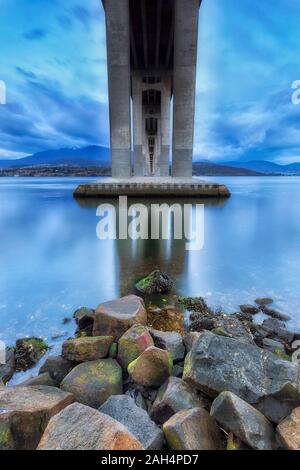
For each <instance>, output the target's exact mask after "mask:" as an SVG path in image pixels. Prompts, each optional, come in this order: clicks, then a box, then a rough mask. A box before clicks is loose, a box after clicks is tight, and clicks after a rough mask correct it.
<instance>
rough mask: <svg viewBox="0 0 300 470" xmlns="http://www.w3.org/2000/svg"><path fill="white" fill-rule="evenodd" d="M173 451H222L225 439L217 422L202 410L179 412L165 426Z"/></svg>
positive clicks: (165, 432)
mask: <svg viewBox="0 0 300 470" xmlns="http://www.w3.org/2000/svg"><path fill="white" fill-rule="evenodd" d="M163 431H164V434H165V438H166V440H167V443H168V445H169V447H170V448H171V449H173V450H222V449H225V443H224V438H223V436H222V434H221V431H220V430H219V428H218V426H217V424H216V422H215V420H214V419H213V418H212V417H211V416H210V415H209V413H208V412H207V411H206V410H204V409H202V408H194V409H191V410H183V411H179V412H178V413H176V414H175V415H173V416H172V417H171V418H170V419H169V420H168V421H167V422H166V423H164V425H163Z"/></svg>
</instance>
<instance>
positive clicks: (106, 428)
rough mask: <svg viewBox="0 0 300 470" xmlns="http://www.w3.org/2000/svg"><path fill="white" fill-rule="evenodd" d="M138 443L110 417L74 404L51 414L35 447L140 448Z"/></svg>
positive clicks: (55, 448) (46, 448)
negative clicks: (53, 414)
mask: <svg viewBox="0 0 300 470" xmlns="http://www.w3.org/2000/svg"><path fill="white" fill-rule="evenodd" d="M142 449H143V447H142V445H141V443H140V442H139V441H138V440H137V439H136V438H135V437H134V436H133V435H132V434H131V433H130V432H129V431H128V429H126V428H125V426H123V425H122V424H120V423H118V422H117V421H115V420H114V419H112V418H110V416H108V415H105V414H103V413H100V412H99V411H97V410H94V409H93V408H90V407H88V406H85V405H82V404H80V403H73V404H72V405H70V406H68V407H67V408H65V409H64V410H63V411H61V412H60V413H58V414H57V415H56V416H54V417H53V418H52V419H51V420H50V421H49V424H48V426H47V428H46V430H45V432H44V434H43V437H42V439H41V441H40V443H39V445H38V450H122V451H124V450H142Z"/></svg>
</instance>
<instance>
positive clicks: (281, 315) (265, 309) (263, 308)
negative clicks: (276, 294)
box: [260, 305, 291, 321]
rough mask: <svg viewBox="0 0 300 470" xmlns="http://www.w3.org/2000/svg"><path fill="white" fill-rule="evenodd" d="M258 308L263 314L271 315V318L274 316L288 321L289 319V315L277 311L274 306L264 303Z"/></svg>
mask: <svg viewBox="0 0 300 470" xmlns="http://www.w3.org/2000/svg"><path fill="white" fill-rule="evenodd" d="M260 309H261V311H262V312H263V313H264V314H265V315H268V316H269V317H272V318H276V319H277V320H279V321H288V320H290V319H291V317H290V316H289V315H286V314H285V313H281V312H278V310H275V308H271V307H267V306H265V305H264V306H261V307H260Z"/></svg>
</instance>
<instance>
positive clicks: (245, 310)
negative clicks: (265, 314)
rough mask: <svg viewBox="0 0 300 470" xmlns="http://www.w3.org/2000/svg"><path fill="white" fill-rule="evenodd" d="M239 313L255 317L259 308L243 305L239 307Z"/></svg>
mask: <svg viewBox="0 0 300 470" xmlns="http://www.w3.org/2000/svg"><path fill="white" fill-rule="evenodd" d="M240 311H241V312H242V313H246V314H247V313H248V314H249V315H256V314H257V313H259V308H258V307H255V306H254V305H249V304H243V305H240Z"/></svg>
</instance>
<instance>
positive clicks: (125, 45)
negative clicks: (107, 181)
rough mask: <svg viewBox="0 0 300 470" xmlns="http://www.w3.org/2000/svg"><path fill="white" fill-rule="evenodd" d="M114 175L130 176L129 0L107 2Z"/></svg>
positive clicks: (111, 141)
mask: <svg viewBox="0 0 300 470" xmlns="http://www.w3.org/2000/svg"><path fill="white" fill-rule="evenodd" d="M104 5H105V13H106V15H105V16H106V41H107V65H108V93H109V119H110V146H111V159H112V176H113V177H115V178H128V177H130V176H131V130H130V19H129V0H113V1H105V3H104Z"/></svg>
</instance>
